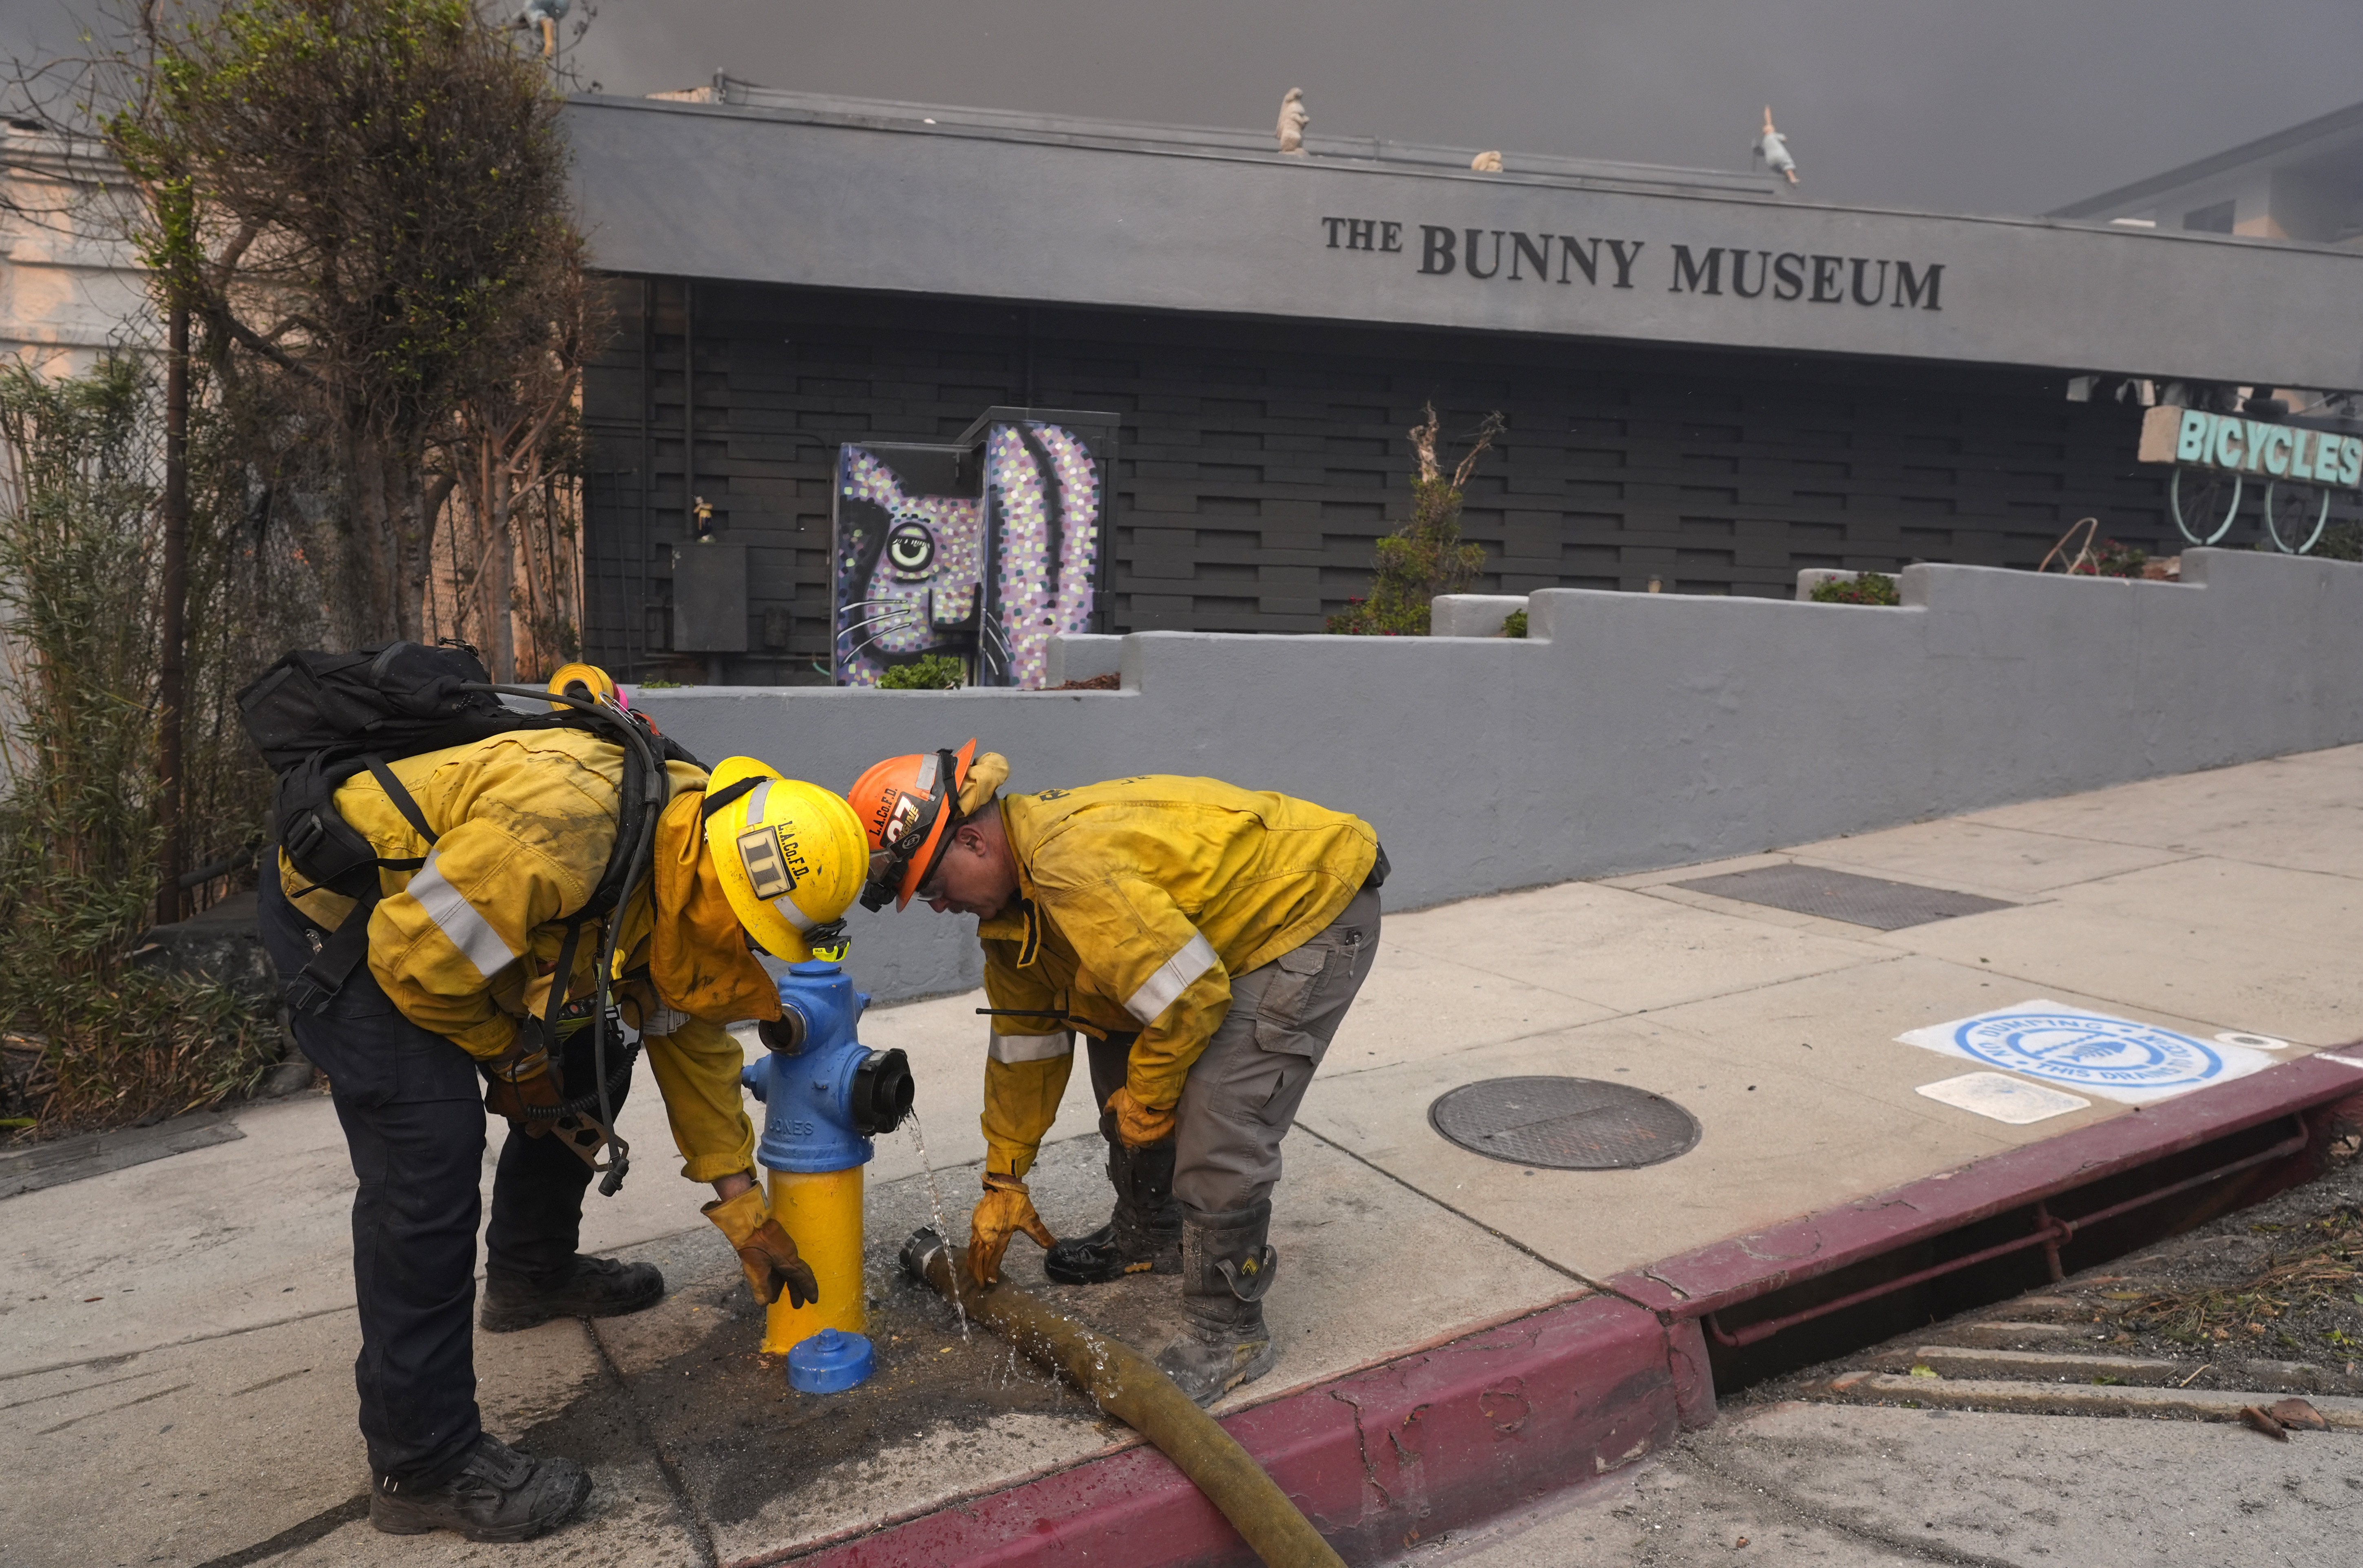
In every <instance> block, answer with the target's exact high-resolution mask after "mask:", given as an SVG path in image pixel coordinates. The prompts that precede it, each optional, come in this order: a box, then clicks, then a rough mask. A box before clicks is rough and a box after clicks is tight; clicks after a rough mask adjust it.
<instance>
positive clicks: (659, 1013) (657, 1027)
mask: <svg viewBox="0 0 2363 1568" xmlns="http://www.w3.org/2000/svg"><path fill="white" fill-rule="evenodd" d="M688 1022H689V1014H687V1013H685V1012H675V1011H673V1010H672V1009H671V1008H669V1007H666V1006H664V1005H662V1004H661V1003H660V1004H659V1005H658V1006H657V1007H655V1008H653V1009H651V1010H649V1016H648V1018H647V1020H646V1021H644V1022H642V1023H641V1025H640V1033H641V1034H642V1035H643V1036H646V1035H650V1034H671V1032H673V1031H674V1030H676V1029H680V1028H682V1027H683V1026H685V1025H686V1024H687V1023H688Z"/></svg>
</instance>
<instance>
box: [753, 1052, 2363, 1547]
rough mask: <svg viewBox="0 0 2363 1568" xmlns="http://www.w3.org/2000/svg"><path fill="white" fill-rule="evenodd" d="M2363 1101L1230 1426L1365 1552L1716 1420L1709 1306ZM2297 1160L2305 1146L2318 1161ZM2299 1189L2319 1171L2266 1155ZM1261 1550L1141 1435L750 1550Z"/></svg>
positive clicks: (1754, 1270) (2284, 1092)
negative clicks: (1706, 1325)
mask: <svg viewBox="0 0 2363 1568" xmlns="http://www.w3.org/2000/svg"><path fill="white" fill-rule="evenodd" d="M2334 1108H2335V1109H2336V1110H2337V1112H2338V1113H2339V1114H2343V1115H2347V1116H2351V1117H2356V1118H2357V1119H2363V1071H2357V1069H2356V1068H2353V1067H2348V1066H2340V1065H2339V1064H2337V1063H2335V1062H2325V1061H2321V1060H2318V1059H2316V1058H2313V1057H2306V1058H2302V1059H2300V1060H2298V1061H2295V1062H2287V1063H2282V1064H2280V1065H2279V1066H2273V1067H2269V1068H2267V1069H2266V1070H2265V1071H2263V1072H2260V1073H2257V1074H2253V1075H2251V1076H2250V1077H2246V1078H2241V1079H2236V1080H2235V1081H2234V1082H2232V1083H2229V1084H2225V1085H2223V1086H2221V1087H2219V1088H2212V1089H2204V1090H2202V1091H2200V1092H2198V1093H2196V1094H2191V1095H2186V1096H2183V1097H2182V1098H2180V1099H2173V1100H2169V1101H2167V1102H2165V1103H2164V1104H2162V1105H2158V1106H2154V1107H2149V1108H2146V1109H2144V1110H2138V1111H2135V1112H2132V1113H2129V1114H2127V1115H2124V1116H2121V1117H2116V1118H2113V1119H2112V1120H2111V1121H2103V1122H2098V1123H2095V1124H2094V1125H2092V1126H2090V1127H2084V1128H2080V1129H2078V1130H2076V1131H2075V1132H2066V1133H2062V1134H2060V1135H2059V1136H2058V1137H2056V1138H2050V1139H2047V1140H2045V1141H2043V1142H2041V1143H2031V1144H2028V1145H2026V1146H2025V1147H2024V1148H2020V1149H2014V1150H2011V1151H2010V1152H2008V1153H2006V1154H1995V1155H1992V1156H1991V1157H1989V1158H1986V1159H1982V1160H1979V1161H1976V1162H1975V1163H1973V1164H1971V1165H1967V1166H1964V1167H1962V1168H1961V1169H1960V1170H1958V1171H1954V1172H1951V1173H1948V1174H1947V1175H1946V1176H1933V1177H1929V1178H1927V1179H1925V1180H1923V1181H1916V1182H1912V1183H1908V1184H1906V1185H1905V1186H1903V1187H1894V1188H1892V1189H1890V1190H1889V1191H1886V1192H1882V1193H1878V1194H1875V1195H1873V1196H1871V1197H1869V1198H1860V1199H1858V1200H1856V1201H1855V1202H1852V1203H1848V1204H1846V1205H1844V1206H1842V1207H1839V1208H1836V1209H1824V1210H1821V1211H1818V1212H1816V1213H1813V1214H1808V1215H1805V1216H1803V1218H1800V1219H1797V1220H1788V1221H1785V1222H1783V1223H1781V1224H1780V1225H1775V1226H1772V1227H1769V1229H1767V1230H1764V1231H1757V1232H1756V1233H1754V1234H1752V1235H1747V1236H1741V1237H1737V1238H1735V1239H1733V1240H1731V1241H1726V1242H1716V1243H1715V1244H1714V1245H1713V1246H1709V1247H1703V1248H1701V1249H1699V1250H1698V1251H1696V1252H1693V1253H1684V1254H1682V1255H1681V1256H1679V1257H1675V1258H1670V1259H1668V1260H1667V1261H1665V1262H1663V1263H1658V1264H1650V1265H1649V1266H1648V1267H1647V1268H1644V1269H1637V1270H1635V1271H1634V1272H1632V1273H1630V1274H1625V1275H1618V1276H1617V1277H1616V1278H1614V1280H1611V1281H1610V1282H1609V1288H1610V1290H1611V1291H1613V1292H1614V1294H1612V1295H1601V1296H1589V1297H1581V1298H1580V1299H1578V1300H1574V1301H1567V1302H1561V1303H1559V1304H1558V1305H1557V1306H1553V1307H1548V1308H1545V1309H1542V1310H1540V1311H1538V1312H1536V1313H1534V1314H1532V1315H1530V1316H1528V1317H1525V1318H1520V1319H1517V1320H1514V1321H1512V1322H1509V1323H1505V1324H1502V1325H1500V1326H1498V1327H1495V1328H1492V1329H1489V1330H1485V1331H1481V1332H1477V1333H1472V1334H1470V1335H1469V1336H1467V1337H1466V1338H1464V1339H1460V1340H1455V1341H1453V1342H1450V1343H1448V1344H1445V1345H1442V1346H1440V1347H1438V1348H1437V1349H1434V1350H1430V1351H1424V1352H1421V1353H1416V1354H1413V1355H1407V1356H1404V1357H1403V1358H1402V1359H1400V1360H1398V1361H1392V1362H1389V1363H1386V1364H1383V1365H1381V1366H1378V1367H1374V1368H1371V1369H1370V1370H1368V1371H1365V1372H1361V1373H1357V1374H1354V1375H1350V1376H1347V1377H1344V1378H1339V1379H1337V1380H1336V1381H1333V1382H1330V1383H1326V1384H1319V1385H1315V1386H1313V1387H1310V1388H1305V1389H1301V1390H1299V1391H1297V1392H1296V1393H1293V1394H1289V1395H1284V1396H1282V1397H1280V1398H1278V1399H1275V1400H1273V1401H1271V1402H1270V1404H1267V1405H1259V1406H1256V1407H1255V1408H1251V1409H1248V1410H1243V1411H1241V1412H1240V1413H1238V1414H1237V1415H1236V1416H1232V1417H1230V1418H1228V1419H1226V1420H1225V1421H1224V1423H1223V1425H1224V1426H1225V1427H1226V1428H1227V1429H1228V1430H1230V1432H1231V1434H1232V1435H1233V1436H1234V1437H1236V1438H1237V1439H1238V1440H1239V1441H1240V1443H1241V1444H1242V1445H1243V1446H1245V1447H1246V1449H1247V1451H1248V1452H1249V1453H1251V1454H1253V1455H1254V1456H1255V1457H1256V1460H1257V1461H1258V1463H1261V1464H1262V1465H1263V1466H1264V1468H1265V1469H1266V1470H1268V1471H1269V1472H1270V1474H1271V1475H1272V1477H1273V1479H1275V1480H1277V1481H1278V1482H1279V1483H1280V1485H1281V1488H1282V1489H1283V1490H1284V1491H1286V1492H1287V1493H1288V1494H1289V1496H1291V1497H1292V1498H1293V1499H1294V1500H1295V1502H1296V1504H1297V1506H1298V1507H1301V1508H1303V1509H1304V1512H1305V1514H1306V1515H1307V1517H1309V1518H1311V1519H1312V1520H1313V1522H1314V1524H1315V1526H1317V1527H1318V1528H1319V1529H1320V1530H1321V1532H1322V1534H1323V1535H1325V1536H1326V1537H1327V1538H1328V1539H1329V1541H1330V1543H1331V1544H1332V1545H1333V1546H1335V1547H1336V1548H1337V1551H1339V1553H1340V1554H1341V1555H1343V1556H1345V1557H1346V1558H1348V1560H1349V1561H1360V1562H1368V1561H1370V1560H1372V1559H1374V1558H1379V1557H1384V1556H1388V1555H1392V1554H1393V1553H1396V1552H1399V1551H1402V1550H1403V1548H1404V1547H1406V1546H1408V1545H1410V1544H1411V1543H1413V1542H1414V1541H1416V1540H1420V1539H1422V1538H1424V1537H1426V1536H1431V1535H1434V1534H1436V1533H1437V1531H1439V1530H1444V1529H1452V1528H1454V1527H1456V1526H1459V1525H1464V1524H1470V1523H1474V1522H1477V1521H1479V1520H1481V1519H1485V1518H1492V1517H1495V1516H1498V1515H1500V1514H1502V1513H1504V1512H1507V1511H1508V1510H1510V1509H1511V1508H1514V1507H1516V1506H1517V1505H1519V1504H1520V1503H1522V1502H1525V1501H1527V1500H1528V1499H1531V1498H1534V1497H1537V1496H1543V1495H1547V1494H1549V1493H1552V1492H1557V1491H1559V1490H1561V1489H1563V1488H1566V1487H1568V1486H1570V1485H1576V1484H1577V1483H1579V1482H1582V1481H1588V1480H1592V1479H1595V1478H1596V1477H1598V1476H1600V1475H1603V1474H1607V1473H1608V1472H1610V1471H1613V1470H1615V1469H1617V1468H1618V1467H1620V1466H1622V1465H1625V1464H1627V1463H1632V1462H1633V1461H1635V1460H1637V1459H1639V1458H1641V1457H1643V1456H1644V1455H1646V1454H1647V1453H1649V1452H1652V1451H1653V1450H1655V1449H1656V1448H1658V1447H1659V1446H1660V1445H1661V1444H1663V1443H1664V1442H1666V1441H1668V1440H1669V1439H1670V1438H1671V1437H1672V1436H1673V1435H1674V1433H1675V1432H1676V1430H1679V1428H1681V1427H1685V1426H1687V1427H1692V1428H1696V1427H1703V1426H1705V1425H1706V1424H1708V1423H1709V1422H1711V1421H1712V1420H1713V1419H1714V1379H1713V1375H1712V1373H1711V1372H1710V1370H1709V1368H1708V1365H1707V1356H1706V1346H1705V1343H1704V1340H1703V1336H1702V1334H1701V1331H1700V1328H1699V1322H1698V1320H1699V1319H1700V1318H1702V1317H1703V1316H1704V1315H1705V1314H1706V1313H1708V1312H1712V1311H1714V1310H1716V1309H1719V1308H1724V1307H1729V1306H1733V1305H1735V1304H1736V1303H1739V1302H1742V1301H1746V1300H1747V1299H1749V1298H1751V1297H1758V1296H1761V1295H1764V1294H1765V1293H1767V1292H1769V1291H1773V1290H1778V1289H1780V1288H1781V1287H1782V1286H1787V1285H1792V1284H1794V1283H1796V1282H1798V1281H1800V1280H1806V1279H1811V1278H1814V1276H1816V1275H1824V1274H1827V1273H1830V1272H1831V1271H1833V1270H1836V1269H1839V1268H1844V1267H1846V1266H1847V1264H1854V1263H1859V1262H1862V1261H1863V1260H1865V1259H1867V1258H1871V1257H1875V1256H1878V1255H1880V1254H1881V1253H1888V1252H1892V1251H1894V1250H1896V1249H1898V1248H1901V1247H1904V1246H1909V1245H1911V1244H1913V1243H1914V1242H1920V1241H1924V1240H1926V1239H1927V1238H1930V1237H1933V1236H1938V1235H1942V1234H1944V1233H1946V1232H1947V1231H1956V1230H1958V1229H1960V1228H1961V1227H1963V1226H1965V1225H1969V1224H1973V1223H1975V1222H1977V1221H1978V1220H1982V1219H1986V1218H1988V1217H1991V1216H1992V1215H1995V1214H1999V1213H2002V1212H2004V1211H2006V1210H2009V1209H2015V1208H2021V1207H2024V1206H2025V1205H2028V1204H2032V1203H2034V1202H2035V1201H2036V1200H2037V1199H2039V1198H2050V1197H2053V1196H2055V1195H2058V1194H2060V1193H2065V1192H2071V1191H2073V1190H2075V1189H2076V1188H2079V1187H2087V1186H2089V1185H2091V1184H2092V1183H2094V1182H2098V1181H2102V1180H2105V1179H2106V1178H2108V1177H2109V1176H2113V1175H2116V1174H2119V1173H2121V1172H2124V1171H2127V1170H2131V1169H2134V1168H2136V1167H2137V1166H2140V1165H2147V1164H2148V1163H2150V1162H2153V1161H2156V1160H2159V1159H2163V1158H2166V1157H2169V1156H2170V1155H2173V1154H2178V1153H2180V1152H2181V1151H2183V1150H2186V1149H2190V1148H2193V1147H2196V1146H2197V1145H2200V1144H2202V1143H2209V1142H2211V1141H2213V1140H2215V1139H2219V1138H2223V1137H2225V1136H2228V1135H2231V1134H2235V1133H2237V1132H2241V1131H2243V1130H2244V1129H2247V1128H2251V1127H2257V1126H2260V1125H2262V1124H2264V1123H2267V1122H2269V1121H2273V1120H2274V1119H2276V1118H2279V1117H2290V1116H2297V1117H2302V1119H2304V1121H2305V1122H2306V1123H2307V1126H2308V1128H2309V1131H2310V1132H2312V1133H2313V1140H2314V1147H2315V1148H2317V1149H2318V1148H2319V1146H2320V1143H2321V1141H2322V1136H2323V1130H2324V1123H2326V1121H2327V1120H2328V1117H2329V1114H2330V1113H2331V1111H2332V1110H2333V1109H2334ZM2297 1163H2298V1164H2301V1165H2302V1164H2304V1163H2305V1162H2302V1161H2300V1162H2297ZM2264 1174H2265V1176H2266V1177H2267V1178H2268V1179H2270V1180H2275V1181H2279V1182H2280V1183H2282V1184H2283V1185H2286V1184H2287V1182H2288V1181H2291V1180H2294V1179H2297V1177H2298V1176H2302V1174H2303V1173H2302V1171H2298V1170H2295V1169H2294V1167H2292V1169H2291V1170H2288V1171H2273V1170H2270V1169H2268V1170H2267V1171H2266V1172H2265V1173H2264ZM1253 1561H1254V1558H1253V1555H1252V1554H1251V1553H1250V1552H1248V1549H1247V1546H1246V1544H1245V1543H1244V1542H1243V1541H1241V1540H1240V1539H1239V1537H1238V1535H1237V1532H1236V1531H1234V1530H1233V1529H1231V1527H1230V1524H1229V1522H1228V1521H1227V1520H1226V1519H1225V1518H1223V1517H1222V1515H1221V1514H1220V1513H1219V1512H1217V1511H1216V1510H1215V1507H1214V1505H1213V1504H1211V1503H1209V1502H1208V1501H1207V1500H1206V1499H1205V1497H1204V1496H1203V1495H1202V1494H1201V1493H1200V1492H1199V1491H1198V1490H1197V1488H1196V1487H1194V1486H1193V1485H1191V1484H1190V1482H1189V1481H1188V1479H1187V1478H1185V1477H1184V1476H1183V1475H1182V1473H1181V1472H1180V1471H1178V1470H1176V1469H1175V1468H1174V1467H1173V1465H1172V1463H1170V1461H1168V1460H1167V1459H1166V1458H1165V1456H1164V1455H1162V1454H1160V1453H1158V1452H1155V1451H1154V1450H1151V1449H1146V1448H1139V1449H1130V1450H1126V1452H1122V1453H1117V1454H1112V1455H1108V1456H1106V1457H1104V1458H1100V1459H1094V1460H1087V1461H1085V1462H1083V1463H1080V1464H1077V1465H1074V1466H1072V1467H1071V1468H1069V1469H1066V1470H1062V1471H1059V1472H1056V1473H1054V1474H1048V1475H1043V1476H1037V1478H1035V1479H1033V1480H1031V1481H1027V1482H1024V1483H1021V1484H1019V1485H1015V1486H1012V1487H1010V1488H1009V1489H1007V1490H1006V1491H1002V1492H996V1493H993V1494H991V1495H989V1496H983V1497H979V1498H975V1499H972V1500H970V1501H967V1502H963V1503H957V1504H952V1505H949V1506H947V1507H943V1508H941V1509H938V1510H937V1511H936V1512H934V1513H931V1514H926V1515H922V1516H920V1517H919V1518H914V1519H908V1520H905V1521H904V1522H903V1523H901V1524H897V1525H892V1526H889V1527H887V1528H885V1529H880V1530H876V1531H873V1532H871V1533H870V1534H868V1535H863V1536H858V1537H855V1538H852V1539H850V1540H838V1541H836V1542H831V1543H827V1544H823V1545H818V1546H810V1547H801V1548H798V1547H792V1548H788V1549H786V1550H783V1551H778V1552H773V1553H770V1554H766V1555H763V1556H760V1557H753V1558H748V1559H744V1560H742V1561H741V1562H738V1563H734V1564H732V1565H731V1568H760V1565H763V1564H771V1563H782V1562H795V1563H797V1564H798V1568H950V1565H957V1568H1019V1565H1020V1564H1031V1563H1058V1562H1072V1563H1076V1564H1078V1565H1080V1564H1082V1563H1085V1562H1093V1563H1103V1564H1104V1563H1107V1562H1120V1563H1122V1564H1124V1568H1217V1565H1227V1564H1232V1563H1247V1562H1253Z"/></svg>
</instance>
